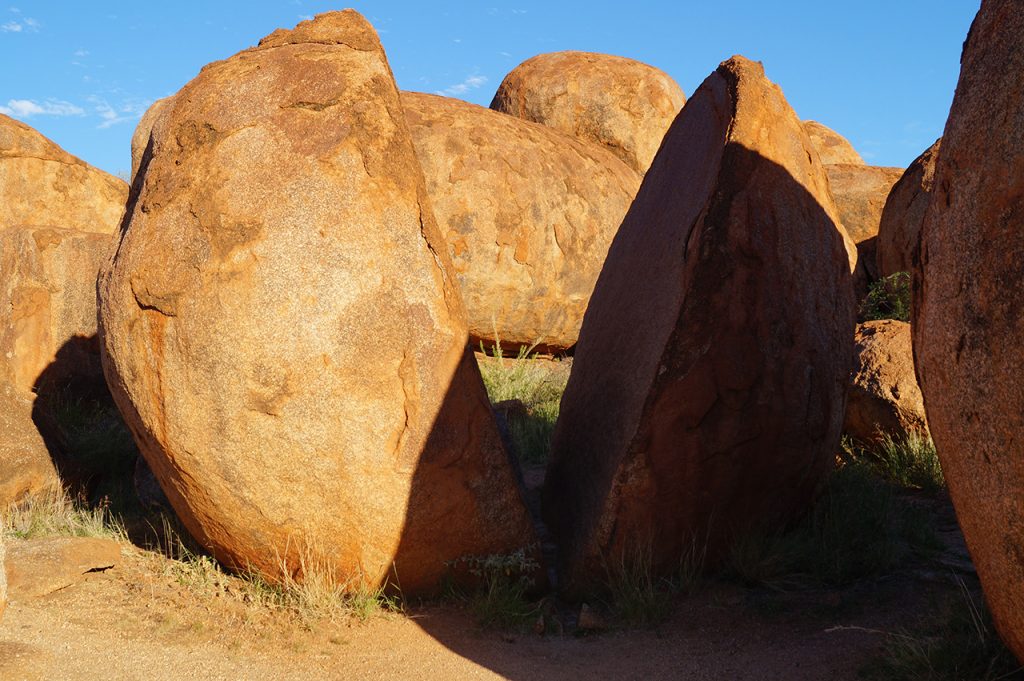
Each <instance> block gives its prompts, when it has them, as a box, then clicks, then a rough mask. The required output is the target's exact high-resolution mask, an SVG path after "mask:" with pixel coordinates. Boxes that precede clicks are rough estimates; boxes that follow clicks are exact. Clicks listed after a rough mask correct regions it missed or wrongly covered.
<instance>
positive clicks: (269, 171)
mask: <svg viewBox="0 0 1024 681" xmlns="http://www.w3.org/2000/svg"><path fill="white" fill-rule="evenodd" d="M151 143H152V145H153V154H152V158H151V160H150V161H149V163H148V165H147V166H146V169H145V172H144V174H143V176H142V179H141V186H140V193H139V196H138V200H137V202H136V203H135V206H134V210H133V212H132V213H131V215H130V216H129V219H128V225H127V229H126V231H125V233H124V236H123V238H122V241H121V244H120V248H119V250H118V252H117V255H116V256H115V257H114V259H113V260H112V262H111V264H110V266H109V268H108V269H106V270H105V271H104V272H102V273H101V275H100V284H99V294H100V319H101V343H102V346H103V350H104V353H105V354H104V363H105V365H104V368H105V370H106V373H107V377H108V382H109V383H110V384H111V389H112V391H113V393H114V396H115V398H116V399H117V401H118V404H119V406H120V407H121V409H122V411H123V412H124V414H125V417H126V420H127V422H128V423H129V425H130V427H131V428H132V430H133V433H134V435H135V437H136V439H137V440H138V442H139V447H140V450H141V451H142V453H143V454H144V455H145V457H146V460H147V461H148V462H149V464H150V466H151V467H152V469H153V472H154V473H155V474H156V476H157V479H158V480H159V481H160V484H161V486H162V487H163V489H164V491H165V492H166V493H167V496H168V498H169V500H170V503H171V504H172V505H173V506H174V509H175V510H176V511H177V513H178V515H179V516H180V517H181V518H182V520H183V521H184V523H185V524H186V526H187V527H188V529H189V531H190V532H192V533H193V535H194V536H195V537H196V538H197V539H198V540H199V541H200V542H201V543H202V544H203V545H205V546H207V547H209V548H210V549H211V550H212V551H213V553H214V555H216V556H217V558H218V559H220V560H222V561H224V562H225V563H227V564H228V565H230V566H234V567H239V568H246V567H251V568H253V569H256V570H258V571H260V572H261V573H262V574H264V575H266V576H267V577H269V578H271V579H278V578H280V577H281V573H282V570H288V571H294V572H296V573H297V574H300V575H301V573H302V572H303V571H305V570H308V569H310V568H312V567H320V568H322V569H327V570H331V571H334V572H335V574H336V575H337V577H338V578H339V579H351V580H354V581H353V582H352V584H356V583H357V581H358V580H360V579H362V580H364V581H365V582H366V583H367V584H369V585H371V586H372V585H376V584H379V583H381V582H382V580H384V579H385V578H386V576H387V575H388V573H389V572H396V573H397V576H398V580H399V581H400V583H401V587H402V589H403V591H406V592H411V593H417V592H423V591H427V590H430V589H432V588H433V587H435V586H436V584H437V581H438V579H439V578H440V577H441V576H442V574H443V573H444V572H445V570H446V567H445V562H446V561H450V560H454V559H457V558H459V557H461V556H466V555H490V554H502V553H507V552H509V551H513V550H515V549H517V548H520V547H522V546H524V545H529V544H531V543H532V542H533V530H532V525H531V523H530V520H529V517H528V514H527V512H526V510H525V507H524V506H523V505H522V502H521V498H520V492H519V489H518V487H517V485H516V480H515V477H514V471H513V469H512V467H511V465H510V462H509V460H508V458H507V456H506V453H505V451H504V448H503V447H502V445H501V441H500V437H499V434H498V431H497V427H496V425H495V422H494V417H493V415H492V413H491V411H490V408H489V405H488V402H487V396H486V394H485V392H484V387H483V383H482V381H481V379H480V375H479V371H478V370H477V368H476V364H475V362H474V359H473V356H472V354H471V353H470V352H468V350H467V328H466V321H465V313H464V311H463V308H462V303H461V299H460V297H459V292H458V288H457V283H456V281H455V274H454V272H453V271H452V267H451V263H450V260H449V257H448V254H447V246H446V244H445V242H444V240H443V239H442V237H441V235H440V233H439V231H438V228H437V226H436V224H435V222H434V217H433V214H432V212H431V210H430V204H429V200H428V199H427V197H426V190H425V187H424V181H423V175H422V172H421V170H420V167H419V164H418V163H417V160H416V156H415V152H414V150H413V146H412V141H411V139H410V135H409V132H408V128H407V126H406V124H405V121H404V117H403V112H402V108H401V104H400V102H399V96H398V91H397V89H396V87H395V85H394V79H393V76H392V74H391V70H390V68H389V66H388V64H387V60H386V58H385V56H384V52H383V50H382V48H381V46H380V43H379V41H378V39H377V35H376V34H375V33H374V31H373V28H372V27H371V26H370V25H369V24H368V23H367V22H366V21H365V20H364V19H363V18H362V17H361V16H360V15H359V14H357V13H356V12H354V11H344V12H335V13H329V14H323V15H320V16H319V17H317V19H315V20H312V21H305V22H302V23H301V24H299V25H298V26H297V27H296V28H295V29H294V30H291V31H285V30H279V31H276V32H274V33H272V34H271V35H270V36H268V37H267V38H264V39H263V40H262V41H261V42H260V45H259V47H256V48H253V49H250V50H246V51H243V52H241V53H239V54H237V55H235V56H234V57H231V58H230V59H228V60H226V61H222V62H217V63H215V64H212V65H210V66H207V67H206V68H205V69H203V71H202V72H201V73H200V74H199V75H198V76H197V77H196V78H195V79H194V80H193V81H192V82H190V83H189V84H188V85H186V86H185V87H184V89H183V90H182V91H181V92H180V93H179V94H178V95H176V96H175V98H174V101H173V103H172V104H170V108H169V110H168V111H167V112H166V114H165V115H162V116H160V117H159V118H158V120H157V122H156V125H155V127H154V130H153V134H152V138H151ZM136 184H137V185H138V183H136Z"/></svg>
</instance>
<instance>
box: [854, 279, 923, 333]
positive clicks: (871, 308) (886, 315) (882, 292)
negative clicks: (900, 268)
mask: <svg viewBox="0 0 1024 681" xmlns="http://www.w3.org/2000/svg"><path fill="white" fill-rule="evenodd" d="M910 283H911V278H910V273H909V272H897V273H895V274H891V275H889V276H888V277H884V278H882V279H879V280H878V281H876V282H874V283H873V284H871V286H870V287H869V288H868V295H867V297H865V298H864V300H863V302H861V304H860V317H861V319H863V320H864V321H874V320H877V319H898V320H899V321H901V322H909V321H910Z"/></svg>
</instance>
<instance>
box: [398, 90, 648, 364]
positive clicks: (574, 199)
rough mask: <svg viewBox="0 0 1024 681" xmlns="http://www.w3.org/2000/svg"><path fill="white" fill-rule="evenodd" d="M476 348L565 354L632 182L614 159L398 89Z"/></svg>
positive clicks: (563, 138) (486, 112)
mask: <svg viewBox="0 0 1024 681" xmlns="http://www.w3.org/2000/svg"><path fill="white" fill-rule="evenodd" d="M402 105H403V106H404V108H405V115H406V119H407V120H408V121H409V128H410V130H411V131H412V138H413V142H414V144H415V146H416V153H417V155H418V157H419V160H420V164H421V165H422V167H423V174H424V176H425V177H426V181H427V193H428V194H429V196H430V202H431V204H432V205H433V207H434V213H435V215H436V216H437V220H438V223H439V224H440V226H441V231H442V232H444V233H445V236H446V238H447V241H448V247H449V249H450V252H451V256H452V262H453V264H454V265H455V272H456V274H457V275H458V278H459V284H460V286H461V289H462V296H463V300H464V301H465V304H466V312H467V315H468V319H469V333H470V337H471V339H472V341H473V343H474V344H477V343H480V342H483V343H486V344H493V343H494V342H495V341H496V340H500V342H501V344H502V346H505V347H512V348H516V347H523V346H535V347H537V348H539V349H542V350H546V351H561V350H565V349H567V348H569V347H571V346H572V345H573V344H575V343H576V339H577V338H578V336H579V331H580V324H581V323H582V321H583V313H584V312H585V311H586V309H587V302H588V301H589V300H590V293H591V291H593V289H594V282H595V281H597V275H598V273H600V271H601V265H603V264H604V257H605V254H606V253H607V252H608V245H609V244H610V243H611V241H612V237H613V236H615V232H616V230H618V228H619V224H620V223H621V222H622V218H623V216H624V215H625V214H626V211H627V210H628V209H629V204H630V203H631V202H632V200H633V197H634V196H635V195H636V191H637V189H638V188H639V187H640V175H639V174H638V173H637V172H635V171H633V170H631V169H630V168H628V167H627V166H626V165H625V164H624V163H623V162H622V161H620V160H619V159H618V158H616V157H615V156H613V155H612V154H611V153H610V152H608V151H606V150H604V149H602V148H600V147H598V146H596V145H594V144H588V143H585V142H580V141H578V140H576V139H574V138H572V137H569V136H567V135H564V134H562V133H560V132H558V131H557V130H552V129H550V128H546V127H544V126H542V125H538V124H536V123H530V122H528V121H522V120H519V119H517V118H512V117H511V116H505V115H502V114H500V113H496V112H494V111H491V110H490V109H485V108H483V107H480V106H475V105H473V104H467V103H466V102H463V101H461V100H457V99H449V98H446V97H438V96H436V95H425V94H419V93H414V92H405V93H402Z"/></svg>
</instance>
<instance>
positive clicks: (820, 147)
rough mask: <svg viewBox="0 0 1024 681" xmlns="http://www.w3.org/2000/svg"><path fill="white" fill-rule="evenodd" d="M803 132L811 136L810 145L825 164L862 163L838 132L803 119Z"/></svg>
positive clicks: (854, 150)
mask: <svg viewBox="0 0 1024 681" xmlns="http://www.w3.org/2000/svg"><path fill="white" fill-rule="evenodd" d="M801 125H803V126H804V132H806V133H807V136H808V137H810V138H811V145H812V146H813V147H814V149H815V151H817V152H818V158H820V159H821V162H822V163H824V164H825V165H832V164H834V163H857V164H860V165H863V164H864V159H862V158H861V157H860V154H858V153H857V150H856V149H854V148H853V145H852V144H850V141H849V140H848V139H846V138H845V137H843V136H842V135H840V134H839V133H838V132H836V131H835V130H833V129H832V128H830V127H828V126H827V125H822V124H821V123H819V122H818V121H803V123H801Z"/></svg>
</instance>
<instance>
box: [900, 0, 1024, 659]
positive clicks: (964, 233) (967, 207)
mask: <svg viewBox="0 0 1024 681" xmlns="http://www.w3.org/2000/svg"><path fill="white" fill-rule="evenodd" d="M960 63H961V70H960V80H959V83H958V84H957V89H956V95H955V97H954V98H953V106H952V108H951V109H950V113H949V119H948V121H947V122H946V129H945V133H944V134H943V136H942V148H941V149H940V151H939V156H938V160H937V161H936V166H935V178H934V183H933V186H932V199H931V201H930V203H929V205H928V209H927V211H926V214H925V219H924V225H923V227H922V233H921V256H920V259H921V268H922V277H921V278H920V279H919V280H918V281H917V282H916V285H915V291H914V293H915V296H914V306H913V319H912V329H913V333H914V360H915V363H916V367H917V374H918V379H919V381H920V384H921V391H922V392H923V393H924V403H925V407H926V409H927V411H928V423H929V426H931V431H932V437H933V438H934V440H935V448H936V450H937V451H938V454H939V459H940V461H941V463H942V471H943V473H944V475H945V477H946V481H947V483H948V485H949V491H950V496H951V497H952V499H953V505H954V506H955V507H956V512H957V516H958V518H959V521H960V527H961V528H962V529H963V532H964V538H965V539H966V540H967V546H968V548H969V549H970V552H971V558H972V560H973V562H974V564H975V566H976V568H977V571H978V577H979V578H980V580H981V585H982V588H983V589H984V591H985V600H986V601H987V602H988V605H989V607H990V609H991V611H992V616H993V619H994V621H995V625H996V629H997V630H998V631H999V634H1000V635H1001V636H1002V637H1003V640H1004V641H1006V643H1007V644H1008V645H1009V647H1010V649H1011V650H1012V651H1013V652H1014V653H1015V654H1016V655H1017V657H1018V658H1020V659H1022V660H1024V392H1022V391H1021V380H1020V377H1021V375H1022V374H1024V345H1022V344H1021V342H1020V339H1021V338H1024V314H1022V308H1021V282H1022V281H1024V271H1022V267H1024V12H1021V6H1020V3H1019V2H1016V1H1015V0H983V2H982V3H981V9H980V11H979V12H978V15H977V17H975V19H974V24H973V25H972V26H971V31H970V33H969V35H968V37H967V41H966V43H965V45H964V52H963V55H962V57H961V61H960Z"/></svg>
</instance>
